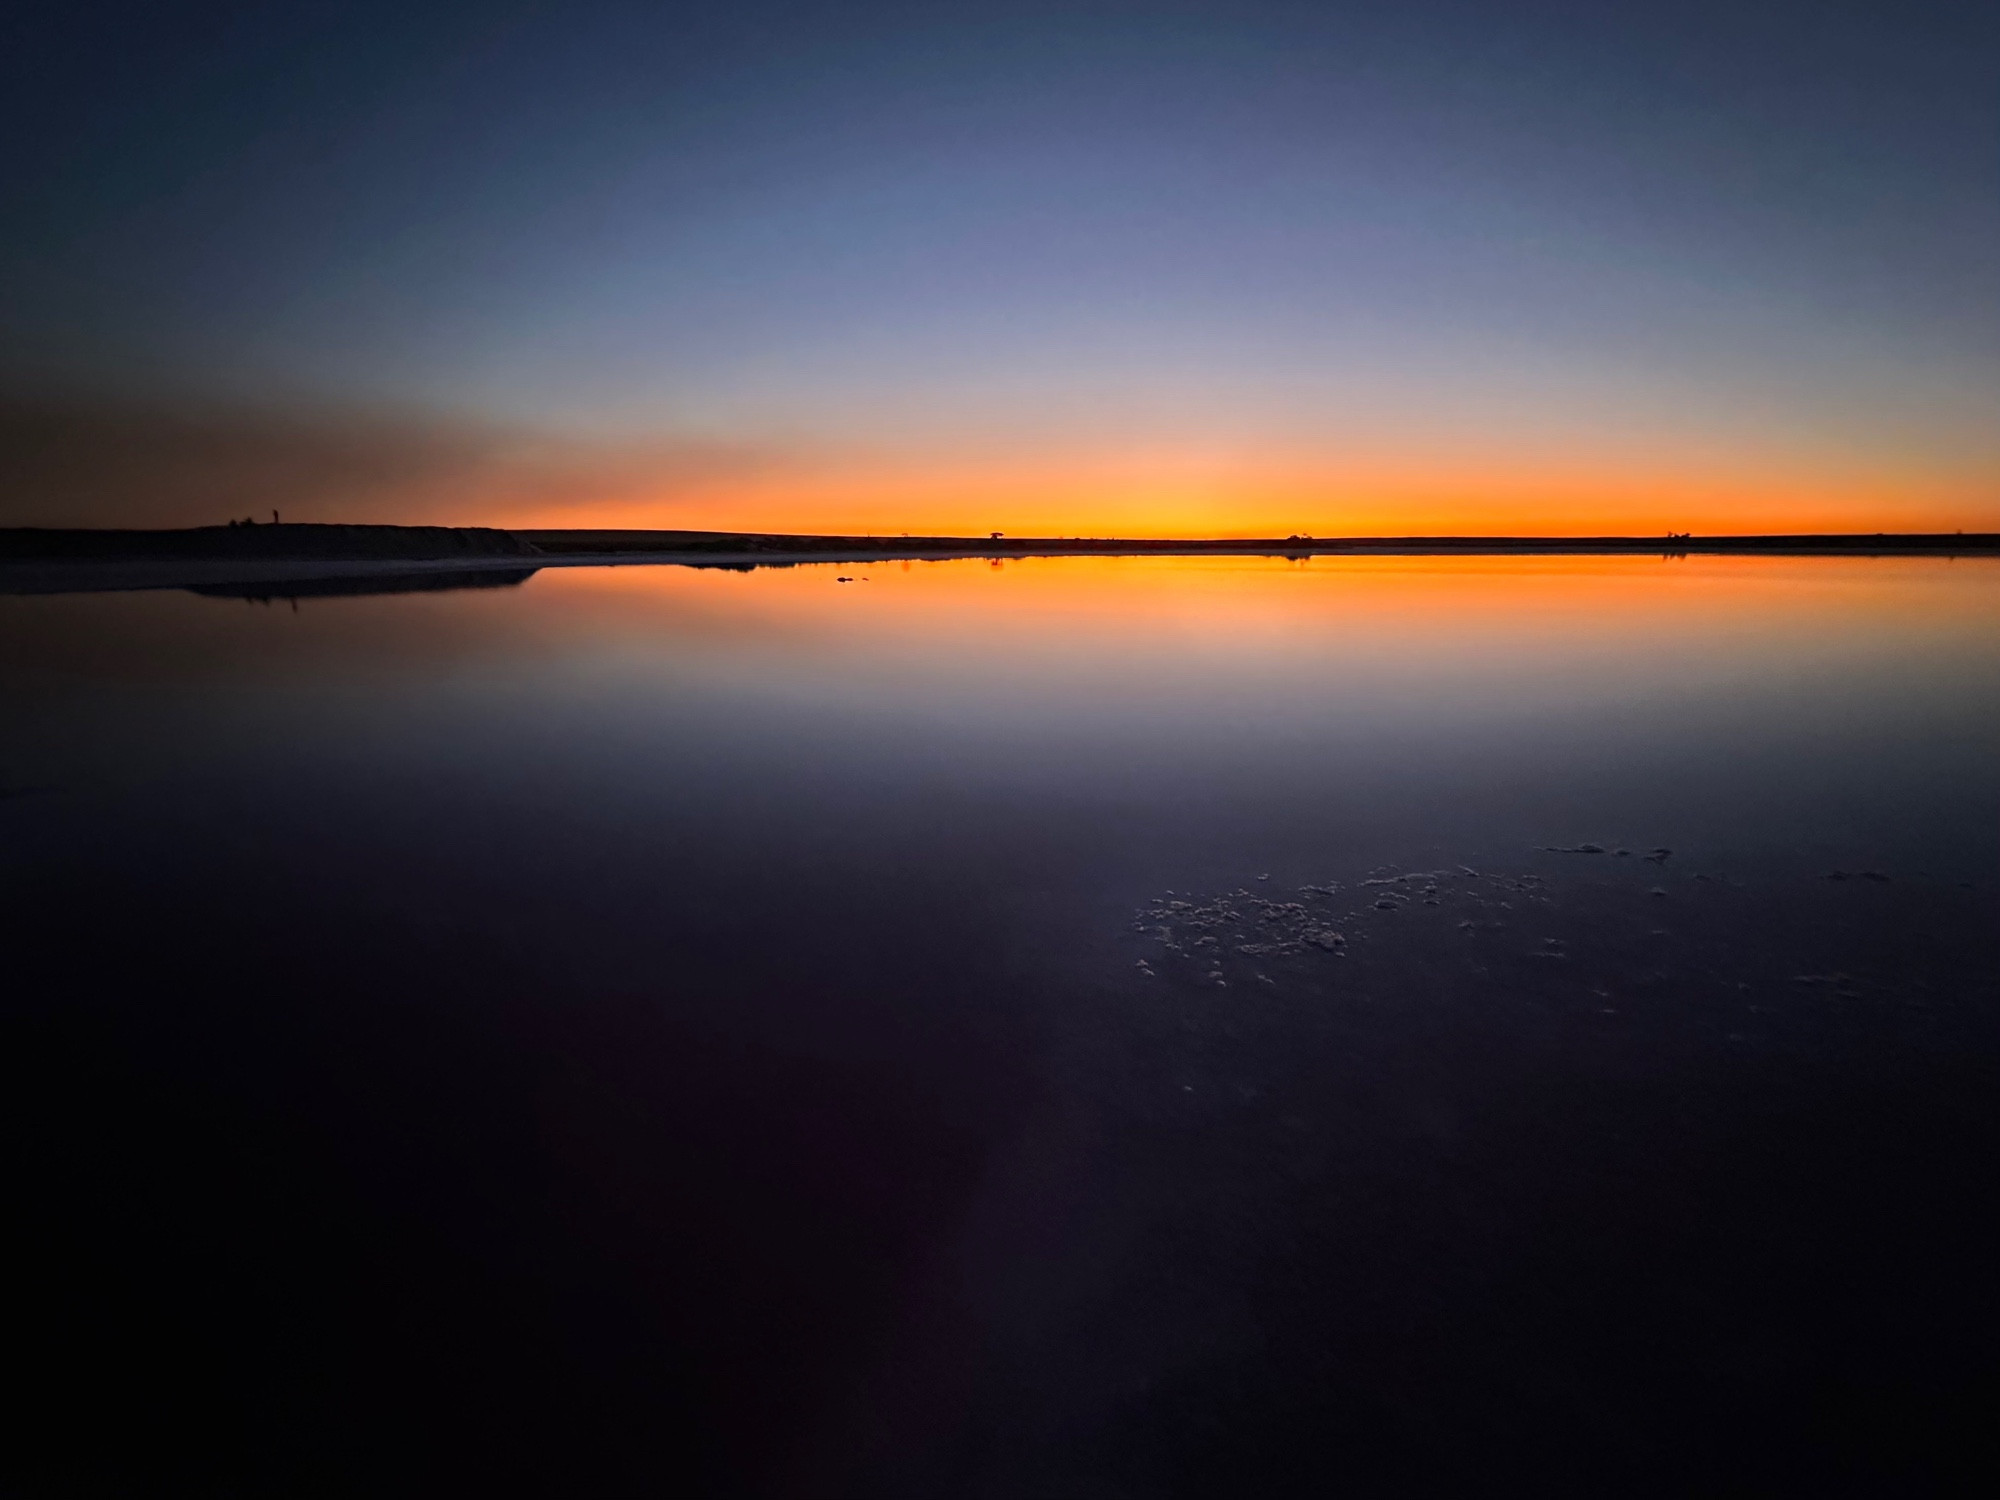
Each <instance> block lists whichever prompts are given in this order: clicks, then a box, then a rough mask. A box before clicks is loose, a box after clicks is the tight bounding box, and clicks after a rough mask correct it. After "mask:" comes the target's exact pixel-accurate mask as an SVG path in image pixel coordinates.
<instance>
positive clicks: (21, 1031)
mask: <svg viewBox="0 0 2000 1500" xmlns="http://www.w3.org/2000/svg"><path fill="white" fill-rule="evenodd" d="M842 580H847V581H842ZM0 686H4V691H5V695H6V701H7V702H8V704H9V712H8V714H7V715H6V717H5V719H4V721H0V783H4V785H5V787H6V789H7V791H8V794H9V795H8V796H7V797H6V799H5V800H4V801H0V879H4V882H5V885H4V892H0V894H4V899H5V905H6V911H7V919H6V927H7V932H8V943H9V949H10V953H11V954H12V960H11V963H10V968H11V970H12V971H13V974H14V976H15V979H14V982H13V983H12V984H10V986H9V999H8V1001H7V1005H6V1009H7V1014H8V1018H9V1029H10V1033H11V1039H10V1042H9V1045H8V1048H7V1055H8V1059H9V1077H8V1080H7V1086H8V1095H9V1108H10V1111H11V1113H12V1115H13V1120H12V1122H11V1127H10V1135H11V1137H12V1139H13V1140H14V1142H15V1145H16V1151H17V1155H18V1157H19V1161H18V1164H17V1167H16V1180H17V1181H18V1182H19V1184H20V1187H19V1188H18V1191H17V1200H16V1201H17V1212H18V1213H19V1215H20V1218H19V1222H20V1223H21V1224H22V1225H23V1226H25V1228H24V1229H23V1231H22V1237H23V1239H24V1240H25V1242H26V1245H27V1249H28V1260H29V1262H30V1264H31V1266H32V1267H33V1271H32V1275H31V1276H29V1277H28V1278H27V1279H26V1280H25V1281H24V1283H23V1284H24V1285H25V1286H28V1287H30V1288H32V1290H31V1291H29V1292H24V1293H22V1294H21V1298H20V1305H19V1307H18V1308H17V1322H18V1324H19V1325H20V1327H21V1328H22V1329H23V1332H22V1334H21V1338H22V1339H23V1341H24V1342H23V1345H22V1347H23V1348H24V1350H26V1351H27V1352H26V1355H25V1356H24V1357H26V1358H28V1359H30V1360H32V1361H33V1362H34V1364H35V1367H36V1368H37V1369H40V1370H42V1371H44V1372H46V1373H45V1378H44V1379H43V1380H42V1381H41V1382H40V1383H39V1388H38V1391H37V1394H36V1396H35V1398H34V1400H35V1402H36V1405H35V1407H34V1410H35V1411H37V1412H41V1413H43V1414H45V1415H46V1416H48V1417H50V1418H54V1417H55V1416H57V1415H61V1414H67V1413H74V1412H76V1411H78V1410H88V1411H91V1412H95V1413H100V1414H101V1419H102V1421H103V1423H104V1424H105V1427H106V1430H107V1432H108V1433H109V1432H113V1431H115V1432H116V1433H117V1434H119V1436H118V1438H117V1440H116V1441H111V1440H109V1439H107V1442H106V1443H105V1445H104V1446H103V1447H102V1449H100V1450H99V1451H95V1452H88V1453H78V1452H75V1451H73V1450H69V1449H65V1450H63V1451H60V1452H59V1451H55V1450H54V1449H53V1448H52V1447H51V1448H49V1449H47V1450H46V1451H44V1450H43V1449H40V1448H36V1447H35V1446H34V1445H33V1444H29V1445H27V1446H26V1447H24V1448H23V1450H22V1453H23V1456H22V1457H21V1458H19V1459H18V1460H17V1463H18V1464H19V1465H25V1466H26V1467H24V1468H22V1469H21V1471H20V1472H21V1473H22V1474H24V1475H31V1476H33V1477H35V1478H37V1479H39V1480H41V1481H43V1482H45V1483H49V1484H54V1483H57V1482H59V1481H67V1482H74V1483H78V1484H84V1483H91V1482H97V1481H101V1480H103V1479H105V1478H107V1477H111V1478H118V1477H125V1478H132V1477H134V1476H139V1477H157V1476H159V1475H162V1474H173V1475H184V1476H187V1477H189V1478H193V1479H198V1480H202V1481H206V1482H211V1483H232V1482H234V1483H242V1484H248V1485H250V1486H252V1487H254V1488H265V1489H269V1488H278V1489H283V1490H286V1491H289V1492H301V1491H310V1490H312V1489H314V1488H315V1487H317V1488H321V1489H324V1490H327V1491H331V1492H350V1491H352V1490H354V1489H357V1488H366V1489H369V1490H371V1491H374V1492H380V1491H382V1490H390V1491H395V1490H404V1489H407V1490H410V1491H412V1492H429V1493H435V1492H436V1491H437V1490H438V1489H439V1488H442V1487H454V1486H458V1485H462V1484H471V1483H487V1484H494V1483H497V1484H504V1485H508V1486H511V1487H519V1486H521V1485H523V1484H525V1485H526V1487H527V1488H529V1489H530V1490H541V1491H547V1492H550V1493H557V1492H561V1493H623V1492H626V1491H628V1490H629V1491H648V1492H650V1491H653V1490H657V1489H658V1488H660V1487H662V1486H663V1485H664V1484H665V1483H668V1482H671V1481H676V1480H678V1481H681V1482H687V1481H688V1480H689V1479H690V1478H691V1479H692V1480H693V1481H694V1482H695V1483H696V1484H697V1485H698V1487H700V1488H702V1489H703V1490H705V1491H709V1492H715V1493H730V1492H743V1493H798V1494H827V1493H866V1494H885V1493H886V1494H894V1493H909V1494H982V1493H989V1494H996V1495H1015V1494H1116V1495H1124V1494H1140V1495H1144V1494H1174V1493H1215V1492H1232V1491H1233V1492H1243V1493H1248V1492H1267V1491H1273V1490H1279V1491H1282V1490H1284V1489H1286V1488H1292V1487H1302V1488H1315V1487H1320V1486H1325V1485H1331V1484H1335V1483H1340V1482H1362V1483H1367V1482H1370V1481H1381V1480H1384V1479H1386V1478H1394V1479H1395V1480H1396V1481H1398V1482H1415V1481H1420V1480H1424V1479H1430V1480H1434V1481H1439V1482H1452V1483H1465V1482H1468V1481H1469V1480H1473V1479H1475V1478H1476V1479H1477V1480H1478V1481H1479V1482H1490V1481H1491V1479H1492V1478H1493V1477H1494V1476H1496V1475H1504V1474H1518V1475H1519V1476H1521V1477H1522V1478H1524V1479H1534V1480H1536V1481H1539V1482H1543V1483H1547V1482H1552V1481H1555V1482H1570V1483H1584V1482H1589V1483H1593V1484H1597V1485H1609V1486H1615V1487H1616V1488H1617V1489H1618V1490H1620V1491H1624V1492H1630V1491H1635V1490H1644V1489H1647V1488H1649V1487H1657V1488H1662V1489H1667V1490H1676V1489H1681V1490H1684V1489H1686V1488H1688V1487H1690V1486H1695V1487H1714V1486H1716V1485H1718V1484H1722V1483H1735V1482H1739V1481H1747V1482H1752V1483H1756V1484H1761V1485H1762V1486H1764V1487H1766V1488H1786V1487H1792V1486H1798V1487H1811V1486H1812V1485H1814V1484H1818V1483H1822V1482H1823V1481H1824V1480H1825V1479H1826V1478H1827V1477H1828V1476H1832V1475H1836V1474H1839V1475H1852V1474H1854V1473H1857V1472H1858V1473H1869V1472H1874V1473H1877V1474H1879V1475H1881V1476H1883V1477H1884V1478H1889V1477H1896V1478H1901V1479H1909V1478H1912V1477H1918V1478H1921V1477H1923V1476H1925V1475H1926V1474H1935V1473H1936V1472H1939V1471H1942V1470H1944V1469H1946V1468H1949V1467H1950V1466H1952V1465H1954V1464H1958V1463H1960V1462H1962V1461H1964V1460H1965V1459H1966V1455H1967V1454H1968V1453H1969V1452H1970V1449H1969V1447H1968V1443H1969V1440H1970V1439H1971V1438H1972V1437H1973V1436H1974V1435H1975V1434H1976V1432H1977V1430H1978V1426H1979V1423H1980V1421H1981V1416H1982V1413H1983V1412H1984V1411H1985V1410H1986V1409H1987V1407H1986V1406H1985V1405H1983V1404H1982V1403H1983V1402H1984V1401H1986V1399H1987V1398H1988V1397H1989V1396H1990V1394H1991V1391H1992V1388H1993V1384H1994V1381H1995V1377H1996V1373H2000V1365H1997V1364H1996V1360H1995V1357H1994V1356H1993V1354H1992V1353H1991V1350H1993V1349H1994V1348H1996V1347H2000V1344H1996V1342H1995V1340H1994V1337H1993V1335H1995V1334H1996V1333H2000V1306H1996V1299H1995V1295H1994V1293H1993V1292H1992V1290H1991V1289H1990V1286H1989V1284H1988V1278H1987V1275H1986V1268H1987V1267H1988V1266H1989V1265H1990V1264H1991V1258H1992V1256H1993V1254H1994V1253H1995V1252H1996V1251H2000V1234H1996V1233H1995V1231H1994V1228H1993V1225H1992V1224H1991V1223H1989V1215H1988V1214H1987V1212H1986V1209H1985V1203H1984V1199H1985V1197H1986V1196H1987V1192H1988V1185H1989V1184H1990V1182H1991V1180H1992V1174H1993V1170H1994V1167H1995V1165H1996V1151H1995V1147H1996V1145H2000V1107H1996V1104H1995V1102H1994V1101H1995V1100H1996V1098H2000V1095H1996V1094H1995V1093H1994V1091H1993V1084H1994V1083H1995V1082H1996V1081H2000V1080H1996V1076H1995V1075H1996V1067H1995V1064H1996V1062H2000V1045H1996V1044H2000V1035H1996V1029H1995V1025H1994V1021H1995V1018H1996V1015H2000V1011H1996V1009H1995V1007H1996V1004H2000V996H1996V994H1995V989H1996V975H2000V968H1996V967H1995V965H1994V959H1995V957H1996V954H1995V953H1994V951H1993V950H1994V947H1995V939H1994V934H1995V932H1996V931H2000V923H1996V922H1995V921H1994V916H1995V911H1994V906H1995V896H1994V893H1995V891H1996V889H2000V886H1996V878H2000V753H1996V752H2000V568H1996V567H1995V566H1994V565H1993V564H1991V563H1990V562H1986V561H1978V560H1973V561H1967V560H1960V561H1955V562H1954V561H1948V560H1943V559H1870V560H1859V559H1856V560H1847V559H1793V560H1786V559H1765V558H1707V559H1704V558H1692V559H1652V558H1540V559H1537V558H1503V559H1471V558H1467V559H1440V558H1416V559H1396V558H1352V559H1315V560H1312V561H1310V562H1304V563H1295V562H1286V561H1280V560H1265V559H1244V558H1211V559H1193V558H1174V559H1165V558H1154V559H1142V558H1135V559H1096V558H1089V559H1086V558H1072V559H1049V560H1030V561H1019V562H1015V561H1009V562H1006V563H1004V564H999V565H996V564H993V563H991V562H988V561H983V560H973V561H962V562H950V563H914V564H874V565H867V566H855V565H838V566H836V565H827V566H818V565H807V566H799V567H791V568H771V569H759V570H756V571H735V570H727V569H690V568H678V567H668V568H654V567H631V568H615V569H551V570H545V571H543V572H540V573H537V574H534V575H533V576H531V577H529V578H527V579H526V580H525V581H523V582H520V583H518V584H516V585H511V586H507V587H498V588H485V589H471V590H465V591H458V592H431V593H407V592H406V593H399V594H393V595H385V596H382V597H359V596H350V597H305V598H303V599H301V600H299V601H298V602H297V607H296V608H294V607H292V605H291V603H290V602H288V601H287V600H286V599H285V598H283V597H279V598H277V599H275V600H273V601H271V602H268V603H265V602H258V601H255V600H251V601H245V600H241V599H227V598H216V597H202V596H198V595H195V594H192V593H175V592H164V591H162V592H136V593H129V594H110V595H64V596H43V597H33V598H7V599H0ZM1592 850H1595V851H1599V852H1588V851H1592ZM1557 851H1577V852H1557ZM1661 851H1667V852H1664V853H1663V852H1661ZM1649 855H1650V856H1652V857H1651V858H1649V857H1648V856H1649ZM1370 882H1373V883H1372V884H1371V883H1370ZM1336 939H1337V941H1336ZM169 1388H171V1389H174V1390H176V1391H193V1392H195V1393H197V1394H198V1397H199V1399H198V1401H197V1403H196V1405H197V1406H198V1407H199V1409H200V1411H201V1412H202V1413H203V1415H202V1416H201V1417H200V1418H199V1419H198V1420H195V1421H192V1422H190V1421H189V1420H187V1419H186V1417H185V1414H184V1410H183V1409H182V1408H181V1406H180V1405H179V1404H178V1403H177V1404H176V1405H175V1407H174V1408H173V1414H172V1417H171V1419H170V1418H169V1416H168V1408H167V1407H166V1406H164V1405H163V1404H162V1403H161V1402H160V1400H159V1393H160V1392H161V1391H162V1390H165V1389H169Z"/></svg>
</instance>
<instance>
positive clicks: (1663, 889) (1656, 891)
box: [1646, 885, 1667, 896]
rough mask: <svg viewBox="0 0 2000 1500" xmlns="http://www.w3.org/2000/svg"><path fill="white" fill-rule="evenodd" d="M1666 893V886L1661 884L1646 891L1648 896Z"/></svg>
mask: <svg viewBox="0 0 2000 1500" xmlns="http://www.w3.org/2000/svg"><path fill="white" fill-rule="evenodd" d="M1666 893H1667V888H1666V887H1665V886H1663V885H1656V886H1654V887H1653V888H1652V889H1651V890H1650V891H1648V892H1646V894H1647V895H1649V896H1664V895H1666Z"/></svg>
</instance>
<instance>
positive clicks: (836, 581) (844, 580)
mask: <svg viewBox="0 0 2000 1500" xmlns="http://www.w3.org/2000/svg"><path fill="white" fill-rule="evenodd" d="M833 581H834V582H835V583H852V582H854V580H853V579H852V578H847V577H844V576H843V577H840V578H836V579H834V580H833Z"/></svg>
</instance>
